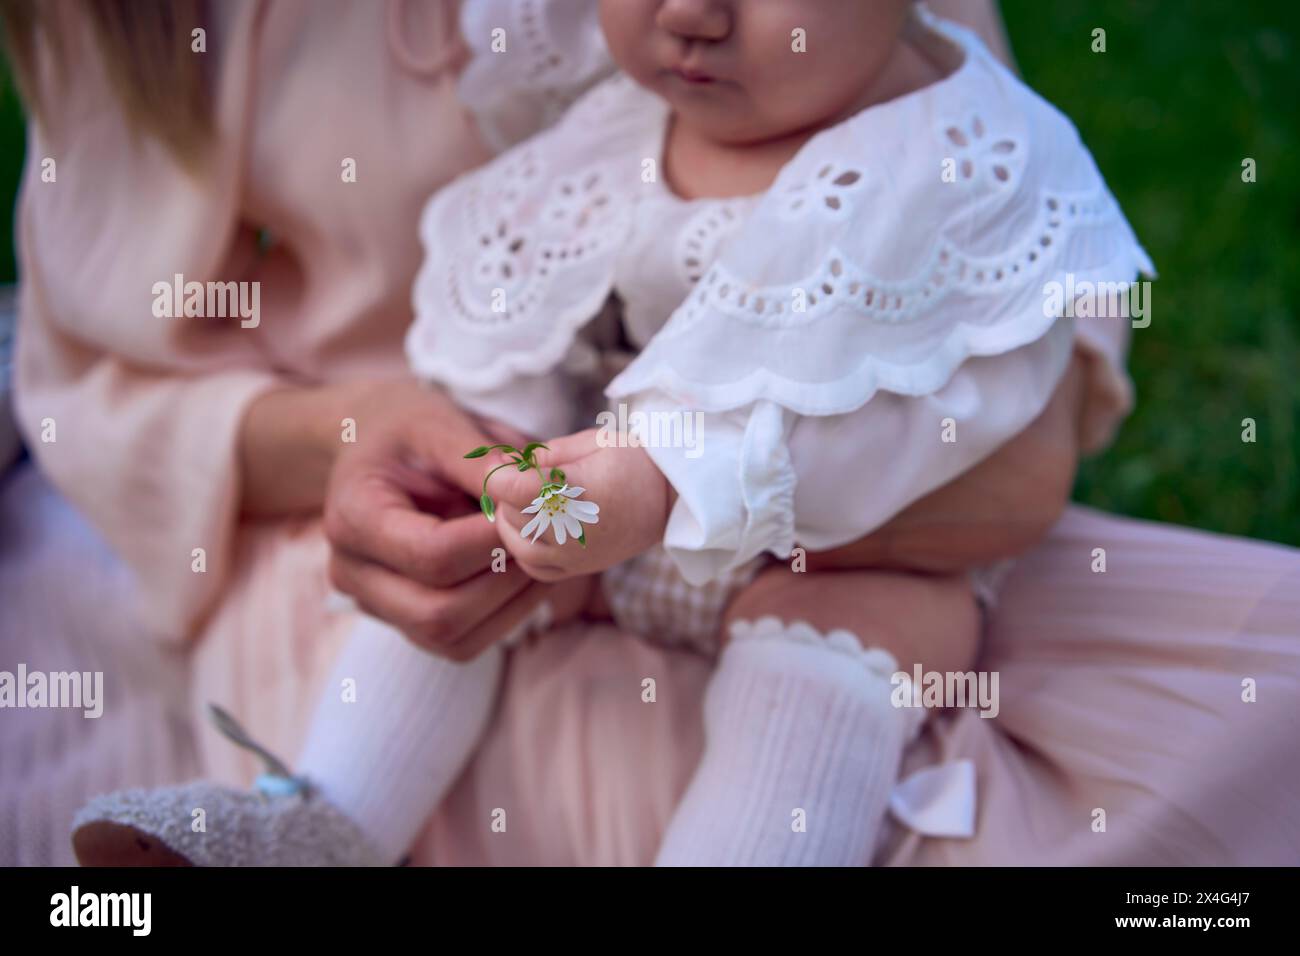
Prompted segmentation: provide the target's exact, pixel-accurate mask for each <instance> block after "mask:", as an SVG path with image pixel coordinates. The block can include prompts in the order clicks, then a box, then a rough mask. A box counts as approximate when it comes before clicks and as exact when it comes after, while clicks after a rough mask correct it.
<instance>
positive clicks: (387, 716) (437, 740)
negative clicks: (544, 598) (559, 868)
mask: <svg viewBox="0 0 1300 956" xmlns="http://www.w3.org/2000/svg"><path fill="white" fill-rule="evenodd" d="M503 653H504V652H503V651H502V650H501V649H500V647H496V646H494V647H491V648H489V649H488V650H486V651H484V652H483V653H482V654H480V655H479V656H478V657H476V658H475V659H474V660H472V661H469V662H468V663H465V664H458V663H455V662H454V661H448V660H445V659H443V658H440V657H435V656H433V655H432V654H427V653H425V652H424V651H421V650H419V649H418V648H416V647H415V646H414V645H412V644H411V643H409V642H408V641H407V640H406V639H405V638H404V637H402V635H401V634H400V633H398V632H397V631H395V630H393V629H392V628H390V627H389V626H388V625H386V624H384V623H383V622H381V621H377V620H375V619H374V618H368V617H363V618H362V619H361V622H360V623H359V624H358V625H357V627H356V629H355V630H354V631H353V633H352V636H351V637H350V638H349V639H348V643H347V645H346V646H345V647H344V649H343V652H342V653H341V654H340V655H339V658H338V661H337V663H336V664H335V665H334V671H333V673H332V674H331V675H330V679H329V681H328V683H327V684H326V685H325V692H324V694H323V696H322V697H321V701H320V704H319V705H318V706H317V709H316V715H315V717H314V719H313V721H312V725H311V729H310V730H309V732H308V737H307V743H306V745H305V746H304V747H303V751H302V754H301V756H300V757H299V759H298V763H297V766H296V768H295V769H296V772H297V773H299V774H301V775H302V776H304V777H306V778H308V779H309V780H310V781H311V782H312V783H313V784H314V785H315V786H316V787H317V789H319V791H320V792H321V793H322V794H323V795H324V796H325V798H326V799H327V800H329V801H330V803H332V804H333V805H334V806H335V807H337V808H338V809H339V810H341V811H343V812H344V813H345V814H347V816H348V817H350V818H351V819H352V821H353V822H354V823H356V824H357V825H358V826H360V827H361V829H362V830H363V831H364V832H365V833H366V835H368V836H369V837H370V838H371V839H372V840H373V841H374V842H375V844H376V845H377V846H378V847H379V849H380V850H382V851H383V852H384V853H385V855H386V856H388V857H391V859H392V860H393V862H395V863H396V862H397V861H399V860H400V859H401V858H402V857H404V856H405V855H406V854H407V853H408V852H409V851H410V848H411V844H412V843H413V842H414V840H415V838H416V837H417V836H418V835H419V832H420V830H421V828H423V826H424V824H425V822H426V821H427V820H428V818H429V814H431V813H432V812H433V810H434V809H435V808H436V807H437V805H438V803H439V801H441V800H442V798H443V796H444V795H445V794H446V792H447V790H448V789H449V788H450V787H451V785H452V784H453V783H454V782H455V780H456V778H457V777H458V776H459V775H460V772H461V769H462V768H463V767H464V766H465V762H466V760H467V759H468V758H469V755H470V753H471V752H472V751H473V750H474V747H475V746H476V745H477V744H478V741H479V738H480V737H481V736H482V734H483V730H484V728H485V727H486V726H487V722H488V718H489V716H491V713H492V705H493V703H494V701H495V699H496V686H497V677H498V675H499V674H500V671H501V658H502V654H503ZM348 680H351V681H353V682H354V683H353V684H351V685H348V686H350V687H353V688H355V700H354V701H351V702H349V701H348V700H347V699H345V696H346V695H345V684H344V682H345V681H348Z"/></svg>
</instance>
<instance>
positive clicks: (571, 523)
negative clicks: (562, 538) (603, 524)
mask: <svg viewBox="0 0 1300 956" xmlns="http://www.w3.org/2000/svg"><path fill="white" fill-rule="evenodd" d="M564 527H565V528H566V529H567V530H568V532H569V535H570V536H571V537H573V538H581V537H582V525H581V524H579V523H578V519H577V518H575V517H574V516H573V515H565V516H564Z"/></svg>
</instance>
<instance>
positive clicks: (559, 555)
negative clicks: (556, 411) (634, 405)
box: [484, 429, 670, 581]
mask: <svg viewBox="0 0 1300 956" xmlns="http://www.w3.org/2000/svg"><path fill="white" fill-rule="evenodd" d="M597 434H598V433H597V432H596V431H595V430H594V429H593V430H588V431H585V432H578V433H577V434H575V435H567V436H565V437H564V438H558V439H556V440H555V441H552V442H548V443H547V446H548V447H547V448H540V447H538V448H532V447H531V446H530V447H529V448H528V449H527V450H528V451H529V452H530V453H531V455H532V459H533V460H534V461H535V462H536V464H537V468H536V469H528V470H526V471H519V470H518V467H519V466H518V465H517V464H515V463H510V458H511V457H513V458H517V457H518V456H510V457H507V463H508V464H507V467H505V468H500V466H501V462H500V460H497V461H494V462H493V463H492V466H491V467H492V468H493V469H495V468H500V470H499V471H495V473H494V474H492V475H491V477H490V478H489V479H488V481H487V482H486V488H487V491H486V495H485V501H484V511H485V512H488V513H489V514H490V513H492V512H493V511H495V518H494V520H495V521H496V524H497V529H498V532H499V534H500V535H501V542H502V543H503V544H504V545H505V547H506V550H507V551H509V552H510V554H511V555H512V556H513V557H514V558H515V560H516V561H518V562H519V566H520V567H521V568H523V570H524V571H525V572H526V573H527V574H528V576H529V577H531V578H533V579H535V580H538V581H559V580H562V579H564V578H570V577H575V576H578V575H582V574H595V573H598V572H600V571H604V570H605V569H606V568H611V567H613V566H614V565H616V564H618V563H620V562H622V561H625V560H627V559H628V558H630V557H633V556H635V555H638V554H640V553H641V552H643V551H645V550H646V549H647V548H649V547H651V546H652V545H654V544H655V543H657V542H658V541H660V540H661V539H662V538H663V533H664V526H665V525H666V524H667V521H668V507H669V494H670V488H669V485H668V481H667V479H665V478H664V476H663V474H662V473H661V472H660V471H659V469H658V468H656V467H655V465H654V462H653V461H651V460H650V456H649V455H647V454H646V452H645V451H644V450H643V449H640V448H603V447H601V446H600V445H598V444H597V442H596V436H597ZM522 450H523V449H521V451H522ZM494 457H496V458H498V459H499V458H500V457H501V456H500V455H495V456H494ZM575 537H576V538H577V539H578V540H574V539H575Z"/></svg>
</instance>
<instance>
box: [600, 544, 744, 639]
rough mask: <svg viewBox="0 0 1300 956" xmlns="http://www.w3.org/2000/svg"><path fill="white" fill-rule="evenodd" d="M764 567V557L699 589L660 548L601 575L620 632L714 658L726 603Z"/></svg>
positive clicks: (700, 586)
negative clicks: (689, 581) (682, 574)
mask: <svg viewBox="0 0 1300 956" xmlns="http://www.w3.org/2000/svg"><path fill="white" fill-rule="evenodd" d="M766 563H767V559H766V558H765V557H758V558H755V559H754V560H752V561H750V562H748V563H747V564H744V565H742V566H741V567H739V568H736V569H735V570H733V571H729V572H726V573H725V574H723V575H721V576H720V577H718V578H716V579H714V580H712V581H710V582H708V583H707V584H703V585H699V586H696V585H692V584H688V583H687V582H686V581H685V580H684V579H683V578H682V576H681V573H680V572H679V571H678V570H677V565H675V564H674V563H673V561H672V558H670V557H669V556H668V552H667V551H665V550H664V549H663V547H662V546H657V547H654V548H652V549H651V550H649V551H647V552H645V553H644V554H641V555H638V556H637V557H635V558H632V559H631V560H629V561H624V562H623V563H622V564H620V565H618V566H617V567H613V568H610V569H609V570H608V571H606V572H605V573H604V574H603V575H602V576H601V586H602V588H603V589H604V593H605V600H606V602H607V603H608V604H609V608H610V613H611V614H612V615H613V616H614V620H615V622H616V623H617V624H618V626H619V627H621V628H623V629H625V630H630V631H634V632H635V633H637V634H640V635H642V636H643V637H645V638H646V639H648V640H650V641H653V642H654V643H660V644H668V645H670V646H682V645H685V646H687V647H689V648H691V649H694V650H697V651H699V652H701V653H703V654H707V655H709V656H713V655H714V654H716V653H717V650H718V638H719V636H720V634H721V630H722V615H723V612H724V611H726V609H727V603H728V602H729V601H730V600H731V599H732V597H734V596H735V595H736V593H737V592H738V591H740V590H741V589H742V588H743V587H745V585H747V584H748V583H749V582H750V581H752V580H754V577H755V575H757V574H758V572H759V570H760V569H761V568H762V567H763V566H764V565H765V564H766Z"/></svg>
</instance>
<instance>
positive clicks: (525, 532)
mask: <svg viewBox="0 0 1300 956" xmlns="http://www.w3.org/2000/svg"><path fill="white" fill-rule="evenodd" d="M545 521H546V515H538V516H537V517H536V518H534V519H533V520H532V521H530V522H528V524H526V525H524V526H523V527H522V528H520V529H519V534H520V536H521V537H524V538H526V537H528V536H529V535H530V534H531V533H532V532H533V531H534V530H535V529H536V528H537V526H538V525H542V531H545V530H546V525H545V524H544V523H543V522H545ZM537 533H538V534H541V531H538V532H537Z"/></svg>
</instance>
